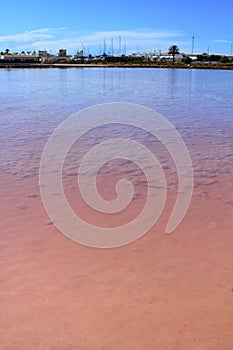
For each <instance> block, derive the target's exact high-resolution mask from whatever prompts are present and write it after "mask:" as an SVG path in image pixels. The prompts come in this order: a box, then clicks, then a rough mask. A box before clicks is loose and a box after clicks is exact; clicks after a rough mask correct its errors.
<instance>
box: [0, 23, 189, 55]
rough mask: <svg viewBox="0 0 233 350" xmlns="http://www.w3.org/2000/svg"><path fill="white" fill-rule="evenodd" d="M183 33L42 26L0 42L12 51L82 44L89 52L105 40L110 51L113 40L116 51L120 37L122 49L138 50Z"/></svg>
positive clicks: (161, 44)
mask: <svg viewBox="0 0 233 350" xmlns="http://www.w3.org/2000/svg"><path fill="white" fill-rule="evenodd" d="M181 36H182V33H181V32H179V31H176V30H174V31H171V30H150V29H148V28H147V29H138V30H118V31H102V32H94V33H90V34H86V35H78V33H74V32H73V33H69V31H68V30H66V29H65V28H42V29H37V30H31V31H28V32H25V33H20V34H16V35H8V36H0V45H1V44H4V45H5V46H6V45H8V46H9V48H10V49H11V50H16V51H18V50H20V49H24V50H25V49H33V50H37V49H44V48H46V49H48V50H52V51H57V50H58V49H59V48H66V49H67V50H69V51H70V52H74V51H75V50H77V49H81V47H82V45H84V46H85V47H86V49H89V50H90V51H91V52H97V51H99V50H100V46H101V45H102V46H103V41H104V40H105V43H106V49H107V51H110V50H111V49H110V47H111V45H112V43H113V45H114V50H115V52H116V51H117V50H118V49H119V38H121V44H122V48H123V47H124V45H126V46H127V50H131V51H132V50H134V51H135V50H136V47H137V45H138V46H139V49H140V50H141V51H143V50H149V49H150V50H151V49H152V48H158V47H159V48H160V49H163V48H165V47H166V49H167V47H168V45H171V44H173V43H176V44H178V45H180V44H184V45H187V43H186V42H182V41H181V40H180V38H181Z"/></svg>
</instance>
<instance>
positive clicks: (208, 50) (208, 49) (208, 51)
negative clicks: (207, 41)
mask: <svg viewBox="0 0 233 350" xmlns="http://www.w3.org/2000/svg"><path fill="white" fill-rule="evenodd" d="M207 53H208V55H209V54H210V47H209V46H208V48H207Z"/></svg>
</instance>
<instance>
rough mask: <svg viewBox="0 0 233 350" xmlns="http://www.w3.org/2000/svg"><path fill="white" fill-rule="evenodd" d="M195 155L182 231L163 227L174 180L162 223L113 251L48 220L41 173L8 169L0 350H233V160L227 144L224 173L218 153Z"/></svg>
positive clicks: (0, 289)
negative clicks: (74, 237)
mask: <svg viewBox="0 0 233 350" xmlns="http://www.w3.org/2000/svg"><path fill="white" fill-rule="evenodd" d="M195 154H197V155H198V154H200V153H198V152H196V151H195V152H194V151H193V155H192V156H193V158H194V171H195V188H194V193H193V198H192V202H191V206H190V208H189V211H188V213H187V215H186V216H185V218H184V220H183V222H182V223H181V225H180V226H179V227H178V228H177V230H176V231H175V233H173V234H171V235H166V234H165V233H164V228H165V225H166V221H167V218H168V215H169V212H170V209H171V208H172V205H173V204H174V199H175V196H176V192H175V190H174V189H173V187H172V181H171V182H170V192H169V193H170V194H169V198H168V199H169V200H168V203H167V204H166V210H165V211H164V212H163V214H162V216H161V218H160V219H159V221H158V223H157V224H156V226H155V227H154V228H153V229H151V230H150V231H149V232H148V233H147V234H146V235H145V236H144V237H143V238H141V239H139V240H137V241H136V242H134V243H133V244H130V245H127V246H124V247H121V248H117V249H110V250H100V249H93V248H88V247H84V246H81V245H79V244H77V243H74V242H72V241H71V240H69V239H67V238H66V237H65V236H63V235H62V234H61V233H60V232H59V231H58V230H57V229H56V228H55V226H54V225H53V224H51V222H50V221H49V219H48V217H47V214H46V212H45V210H44V208H43V205H42V202H41V198H40V193H39V186H38V174H37V171H34V173H32V174H31V175H30V176H28V175H25V176H17V175H12V174H9V172H4V171H3V172H2V175H1V183H2V190H1V192H2V193H1V194H2V198H3V205H2V208H1V212H2V213H3V220H1V237H0V249H1V256H0V264H1V265H0V266H1V277H0V297H1V314H0V319H1V323H0V339H1V340H0V349H1V350H27V349H28V350H29V349H36V350H48V349H49V350H53V349H54V350H76V349H88V350H89V349H134V350H135V349H140V350H141V349H162V350H174V349H179V350H187V349H189V350H194V349H195V350H197V349H200V350H219V349H223V350H231V349H232V344H233V332H232V324H233V305H232V302H233V279H232V277H233V274H232V266H233V254H232V243H233V235H232V216H233V202H232V165H231V164H232V163H231V161H230V159H229V157H227V156H229V150H226V154H225V157H223V158H222V160H221V162H222V164H221V171H219V170H220V168H219V166H218V164H215V165H214V166H213V162H212V161H211V162H212V163H211V164H212V170H211V169H210V167H209V166H208V165H206V170H207V169H208V171H205V170H203V167H202V165H201V163H200V162H198V161H197V156H195ZM195 157H196V159H195ZM210 170H211V171H210ZM209 171H210V172H209ZM72 181H73V180H72V176H70V177H69V176H67V177H66V185H67V194H68V196H69V197H70V200H71V201H72V198H73V201H74V202H75V194H74V192H73V191H72ZM102 186H103V184H102ZM105 186H106V184H104V186H103V187H105ZM100 187H101V184H100Z"/></svg>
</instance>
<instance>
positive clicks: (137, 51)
mask: <svg viewBox="0 0 233 350" xmlns="http://www.w3.org/2000/svg"><path fill="white" fill-rule="evenodd" d="M137 53H138V44H137Z"/></svg>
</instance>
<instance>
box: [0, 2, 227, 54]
mask: <svg viewBox="0 0 233 350" xmlns="http://www.w3.org/2000/svg"><path fill="white" fill-rule="evenodd" d="M232 23H233V1H232V0H222V1H221V2H220V1H217V0H212V1H209V0H207V1H204V0H201V1H200V0H196V1H189V0H186V1H184V0H173V1H171V0H166V1H163V0H159V1H157V0H154V1H151V0H147V1H144V2H143V1H131V0H130V1H128V0H125V1H122V0H118V1H114V2H111V0H109V1H106V0H101V1H97V0H95V1H91V0H89V1H88V0H83V1H79V0H77V1H73V0H69V1H62V2H60V1H59V0H57V1H54V0H51V1H49V0H47V1H45V0H40V1H33V0H30V1H28V0H22V1H15V0H12V1H3V2H2V3H1V21H0V51H4V50H5V49H6V48H9V49H10V50H11V52H21V50H25V51H28V50H37V49H44V48H45V49H47V50H48V51H50V50H51V52H53V53H56V52H57V50H58V49H59V48H67V49H68V52H69V53H74V52H75V51H76V50H77V49H81V48H82V44H83V45H84V47H85V50H86V53H99V52H100V51H103V41H104V39H105V41H106V51H108V52H111V50H112V46H111V39H112V38H113V47H114V52H115V53H117V52H118V51H119V36H121V41H122V51H123V48H124V45H126V49H127V53H128V52H135V51H136V50H137V47H138V49H139V51H150V50H153V49H155V50H158V49H160V50H162V51H166V50H167V49H168V47H169V46H170V45H172V44H177V45H178V46H179V48H180V50H181V51H182V52H191V43H192V36H194V37H195V50H194V51H195V52H198V53H202V52H207V50H208V48H209V52H210V53H223V54H227V55H229V54H230V51H231V44H232V43H233V25H232Z"/></svg>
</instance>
